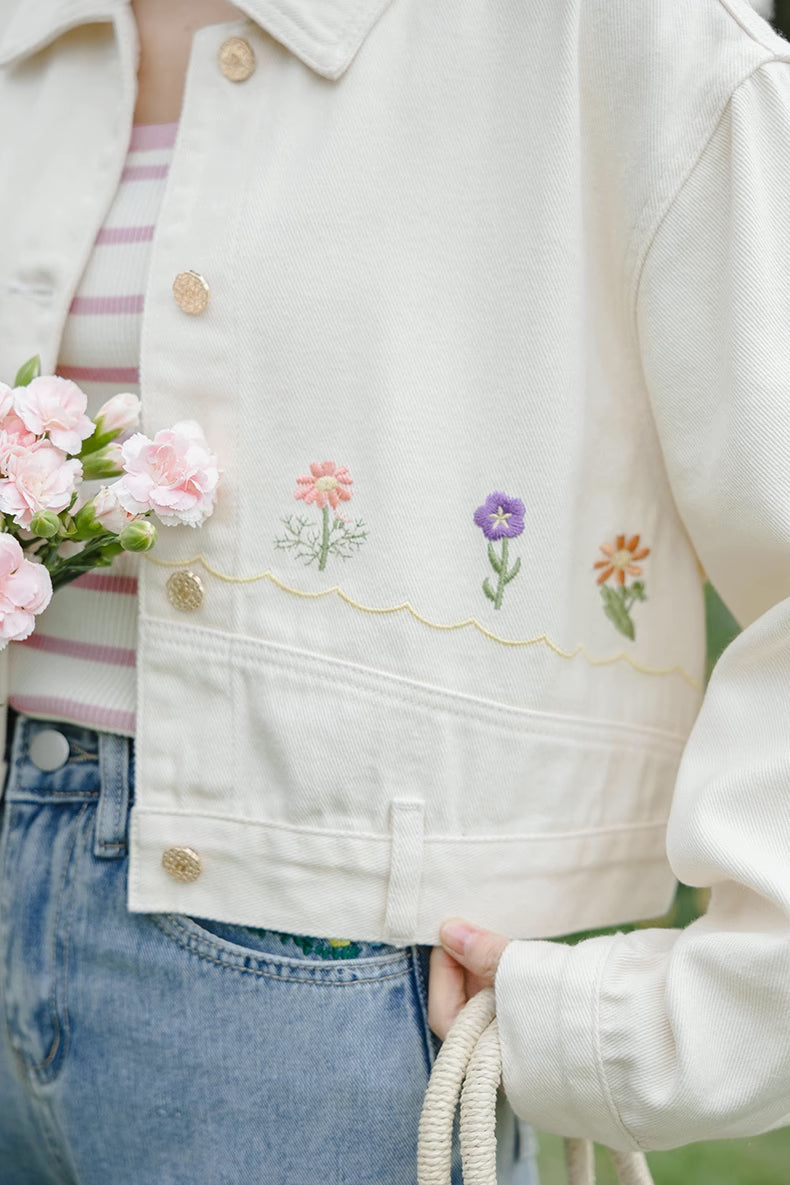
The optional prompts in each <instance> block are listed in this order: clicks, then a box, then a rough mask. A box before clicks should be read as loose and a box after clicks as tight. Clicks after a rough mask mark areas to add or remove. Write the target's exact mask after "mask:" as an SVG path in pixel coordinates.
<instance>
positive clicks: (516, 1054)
mask: <svg viewBox="0 0 790 1185" xmlns="http://www.w3.org/2000/svg"><path fill="white" fill-rule="evenodd" d="M636 328H637V334H638V339H639V345H640V352H641V359H642V365H643V370H644V377H645V383H646V387H647V390H648V394H649V398H650V401H651V405H652V408H653V414H654V417H655V422H656V425H657V429H658V432H659V436H660V439H661V443H662V448H663V451H664V456H665V461H666V466H667V471H668V474H669V479H670V482H671V485H672V489H673V494H674V497H675V500H676V502H677V505H678V508H679V511H680V514H681V516H682V518H683V520H684V523H685V525H686V528H687V530H688V532H689V535H690V537H691V539H692V541H693V543H694V546H695V548H696V550H697V552H698V555H699V557H700V560H701V562H702V564H703V566H704V568H705V569H706V571H707V573H708V575H709V576H710V579H711V581H712V582H713V584H714V585H715V586H716V587H717V589H718V590H719V592H720V593H721V594H722V596H723V598H724V600H725V601H726V602H727V603H728V604H729V606H730V608H731V609H732V610H733V612H734V613H735V615H736V616H737V617H738V619H739V622H740V623H741V624H742V625H743V626H744V627H745V628H744V630H743V632H742V633H741V634H740V635H739V636H738V638H737V639H736V640H735V641H734V642H733V643H732V644H731V645H730V646H729V647H728V649H727V650H726V651H725V652H724V654H723V655H722V657H721V659H720V660H719V662H718V664H717V666H716V668H715V669H714V672H713V675H712V678H711V681H710V683H709V685H708V688H707V691H706V694H705V697H704V700H703V704H702V708H701V710H700V713H699V715H698V718H697V720H696V722H695V725H694V728H693V730H692V732H691V735H690V737H689V740H688V742H687V745H686V748H685V750H684V753H683V758H682V761H681V764H680V769H679V772H678V776H677V781H676V785H675V789H674V798H673V806H672V811H671V815H670V821H669V828H668V840H667V843H668V853H669V859H670V862H671V864H672V867H673V869H674V871H675V873H676V875H677V876H678V877H679V878H680V879H681V880H682V881H685V882H687V883H689V884H691V885H696V886H701V887H702V886H705V887H710V888H711V890H712V893H711V899H710V905H709V908H708V911H707V913H706V915H705V916H704V917H703V918H700V919H699V920H697V921H696V922H694V923H693V924H692V925H690V926H689V927H688V928H686V929H685V930H682V931H680V930H660V929H656V928H653V929H645V930H640V931H636V932H634V933H631V934H618V935H615V936H610V937H603V938H593V939H589V940H587V941H584V942H581V943H579V944H578V945H577V946H574V947H567V946H563V945H561V944H557V943H552V942H522V941H517V942H512V943H510V945H509V946H508V947H507V949H506V951H505V953H504V956H503V958H502V962H501V964H500V967H499V970H498V972H497V976H496V984H495V987H496V996H497V1011H498V1015H499V1024H500V1032H501V1038H502V1046H503V1069H504V1085H505V1090H506V1093H507V1095H508V1097H509V1099H510V1101H511V1104H512V1105H513V1107H514V1109H515V1111H516V1113H517V1114H518V1115H520V1116H521V1117H522V1118H524V1119H527V1120H530V1121H531V1122H533V1123H534V1124H536V1125H537V1126H538V1127H540V1128H543V1129H544V1130H548V1131H554V1132H558V1133H560V1134H563V1135H573V1136H586V1137H590V1138H592V1139H595V1140H599V1141H601V1142H603V1143H607V1144H609V1145H611V1146H613V1147H617V1148H623V1149H626V1148H636V1147H640V1148H644V1149H659V1148H671V1147H676V1146H678V1145H680V1144H684V1143H689V1142H692V1141H695V1140H703V1139H711V1138H722V1137H734V1136H745V1135H753V1134H756V1133H758V1132H762V1131H767V1130H769V1129H772V1128H776V1127H780V1126H782V1125H785V1124H787V1123H788V1122H790V60H783V59H782V58H780V57H776V58H775V59H772V60H769V61H767V62H765V63H763V65H761V66H760V67H758V68H757V69H756V70H755V71H754V72H753V73H752V74H751V75H750V76H749V77H748V78H747V79H745V80H744V81H742V82H741V83H740V84H739V86H738V87H737V88H736V89H735V91H734V92H733V94H732V95H731V98H730V102H729V103H728V105H727V108H726V109H725V111H724V113H723V115H722V117H721V119H720V121H719V122H718V124H717V126H716V127H715V129H714V130H713V132H712V134H711V137H710V138H709V140H708V141H707V143H706V145H705V146H704V148H703V150H702V152H701V154H700V156H699V157H698V159H697V161H696V163H695V164H694V167H693V169H692V170H691V171H690V173H689V175H688V177H687V178H686V180H685V182H684V184H683V185H682V187H681V188H680V190H679V192H678V193H676V194H675V196H674V197H673V199H672V201H671V203H670V205H669V208H668V210H667V212H666V214H665V215H664V217H663V218H662V219H661V221H660V223H659V225H658V228H657V230H656V232H655V234H654V236H653V238H652V241H651V242H650V244H649V245H648V247H647V251H646V255H645V260H644V264H643V267H642V271H641V276H640V277H639V283H638V289H637V297H636Z"/></svg>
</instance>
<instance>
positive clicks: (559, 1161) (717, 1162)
mask: <svg viewBox="0 0 790 1185" xmlns="http://www.w3.org/2000/svg"><path fill="white" fill-rule="evenodd" d="M752 3H753V5H754V7H755V8H756V9H757V10H758V11H759V12H760V13H761V15H762V16H764V17H765V18H766V20H770V21H771V23H772V24H773V26H774V28H775V29H776V31H777V32H778V33H779V34H781V36H783V37H785V38H787V39H788V40H789V41H790V0H773V2H772V0H752ZM788 197H789V198H790V195H788ZM705 598H706V609H707V622H708V672H707V673H708V676H710V672H711V670H712V668H713V665H714V663H715V662H716V660H717V659H718V657H719V655H720V654H721V652H722V650H724V649H725V647H726V646H728V645H729V643H730V642H731V641H732V639H733V638H734V637H735V636H736V634H737V633H738V625H737V622H736V621H735V619H734V618H733V617H732V615H731V614H730V613H729V612H728V610H727V609H726V607H725V606H724V604H723V603H722V601H721V600H720V599H719V597H718V596H717V594H716V592H715V591H714V589H713V588H712V587H711V586H710V585H707V586H706V589H705ZM706 900H707V898H706V894H705V893H704V892H698V891H695V890H693V889H690V888H688V886H686V885H678V891H677V896H676V898H675V904H674V907H673V909H672V910H671V911H670V913H669V914H668V915H667V916H666V917H665V918H660V919H658V920H657V921H653V922H647V923H644V924H645V925H653V926H655V925H663V926H686V925H688V923H689V922H691V921H693V920H694V918H695V917H698V916H699V914H700V913H702V912H703V911H704V909H705V905H706ZM632 928H633V927H632ZM619 929H628V927H619ZM582 937H586V935H573V936H571V937H570V938H569V939H568V941H569V942H574V941H578V940H579V939H580V938H582ZM648 1160H649V1161H650V1167H651V1170H652V1172H653V1177H654V1179H655V1183H656V1185H789V1183H790V1128H783V1129H781V1130H780V1131H775V1132H770V1133H768V1134H767V1135H764V1136H759V1137H757V1138H755V1139H751V1140H720V1141H716V1142H713V1143H700V1144H691V1145H689V1146H688V1147H686V1148H678V1149H677V1150H676V1151H674V1152H655V1153H651V1154H650V1156H649V1157H648ZM596 1161H597V1175H598V1185H615V1181H616V1178H615V1176H614V1173H613V1172H612V1169H611V1166H610V1164H609V1161H608V1158H607V1155H606V1153H605V1152H603V1151H602V1150H601V1149H596ZM540 1166H541V1185H565V1182H566V1175H565V1168H564V1160H563V1147H562V1141H561V1140H560V1139H558V1138H555V1137H553V1136H546V1135H541V1136H540Z"/></svg>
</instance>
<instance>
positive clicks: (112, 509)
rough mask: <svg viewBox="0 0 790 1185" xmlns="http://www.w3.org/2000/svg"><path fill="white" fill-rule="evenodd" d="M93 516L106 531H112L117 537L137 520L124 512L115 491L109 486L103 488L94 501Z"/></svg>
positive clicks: (132, 515)
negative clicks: (123, 529) (127, 525)
mask: <svg viewBox="0 0 790 1185" xmlns="http://www.w3.org/2000/svg"><path fill="white" fill-rule="evenodd" d="M93 514H94V517H95V519H96V522H97V523H101V525H102V526H103V527H104V529H105V531H112V532H113V534H115V535H118V534H120V532H121V530H122V528H123V527H125V526H126V524H127V523H133V522H134V520H135V518H136V515H134V514H130V513H129V511H128V510H124V508H123V506H121V504H120V502H119V501H118V497H117V495H116V493H115V491H114V490H113V489H111V488H110V487H109V486H102V488H101V489H100V490H99V492H98V494H97V495H96V497H95V498H94V499H93Z"/></svg>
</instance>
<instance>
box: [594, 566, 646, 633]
mask: <svg viewBox="0 0 790 1185" xmlns="http://www.w3.org/2000/svg"><path fill="white" fill-rule="evenodd" d="M601 596H602V597H603V607H604V613H605V614H606V616H607V617H608V618H609V620H610V621H611V623H612V625H613V626H614V627H615V629H616V630H618V631H619V632H620V633H621V634H623V635H624V636H625V637H626V638H630V639H631V641H632V642H633V641H634V640H635V638H636V629H635V627H634V622H633V619H632V617H631V614H630V612H629V610H630V609H631V606H632V605H633V604H634V602H635V601H646V600H647V595H646V593H645V585H644V581H642V580H635V581H634V583H633V584H632V585H631V587H630V588H626V587H625V586H624V585H621V586H620V587H619V588H616V589H614V588H609V587H608V585H606V584H604V585H601Z"/></svg>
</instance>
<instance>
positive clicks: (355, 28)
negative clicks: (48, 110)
mask: <svg viewBox="0 0 790 1185" xmlns="http://www.w3.org/2000/svg"><path fill="white" fill-rule="evenodd" d="M391 2H392V0H234V3H235V4H236V7H237V8H238V9H239V10H240V11H241V12H243V13H244V14H245V16H248V17H250V19H251V20H253V21H255V23H256V24H257V25H260V27H261V28H262V29H264V30H265V31H266V32H267V33H269V34H270V36H272V37H274V38H275V39H276V40H277V41H279V42H281V43H282V44H283V45H284V46H285V47H286V48H287V49H289V50H290V51H291V53H293V54H295V55H296V57H298V58H300V59H301V60H302V61H303V62H304V63H305V65H307V66H309V67H310V68H311V69H312V70H315V71H316V73H318V74H321V75H323V76H324V77H325V78H339V77H340V75H341V74H342V73H343V72H344V71H345V70H346V69H347V68H348V66H349V65H350V63H351V61H352V59H353V57H354V55H355V54H356V52H357V50H358V49H359V47H360V46H361V44H362V42H363V41H364V40H365V38H366V37H367V35H368V33H369V32H370V30H371V29H372V28H373V26H374V24H375V23H376V21H377V20H378V19H379V17H380V16H381V14H382V13H383V12H384V10H385V9H386V8H387V7H388V6H389V5H390V3H391ZM128 3H129V0H15V2H14V0H0V66H4V65H7V64H8V63H10V62H15V61H18V60H20V59H22V58H25V57H28V56H29V55H30V54H32V53H35V52H36V51H37V50H40V49H43V48H44V47H45V46H47V45H49V44H51V43H52V42H53V41H54V40H55V39H56V38H57V37H60V36H61V35H62V34H63V33H66V32H68V30H69V29H74V28H76V27H77V26H78V25H86V24H93V23H98V22H104V21H112V20H113V19H114V18H115V17H116V16H117V14H118V13H119V12H120V11H122V10H123V9H124V8H126V7H127V5H128ZM9 8H10V12H8V14H7V15H6V13H4V11H3V10H4V9H9Z"/></svg>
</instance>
